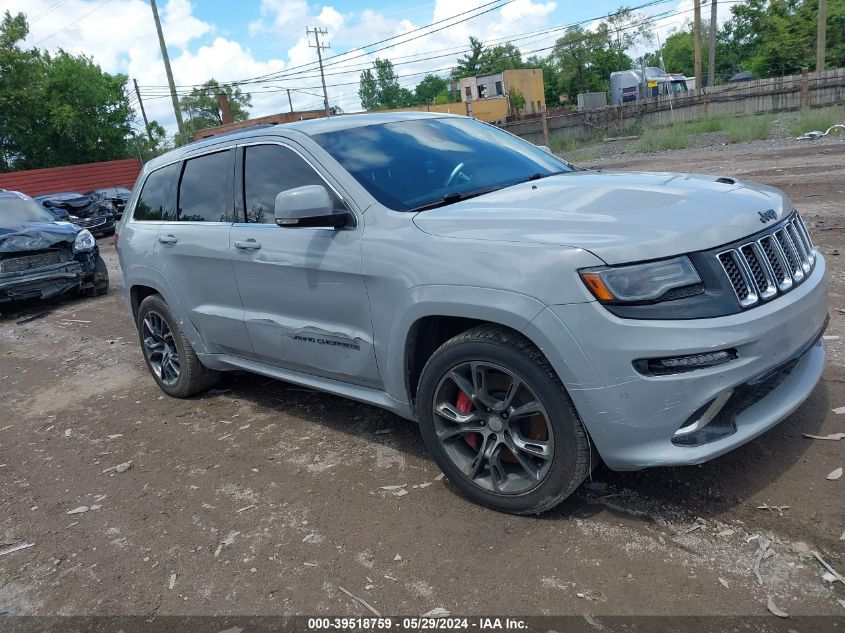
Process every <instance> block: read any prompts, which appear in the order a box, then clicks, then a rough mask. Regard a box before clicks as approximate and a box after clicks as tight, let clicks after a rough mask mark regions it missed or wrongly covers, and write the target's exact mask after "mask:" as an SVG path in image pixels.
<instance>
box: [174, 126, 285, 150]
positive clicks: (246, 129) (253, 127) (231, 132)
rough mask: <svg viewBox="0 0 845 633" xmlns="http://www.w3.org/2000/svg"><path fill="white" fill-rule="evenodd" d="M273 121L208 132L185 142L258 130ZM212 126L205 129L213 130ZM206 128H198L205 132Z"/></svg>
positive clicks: (195, 141) (197, 141)
mask: <svg viewBox="0 0 845 633" xmlns="http://www.w3.org/2000/svg"><path fill="white" fill-rule="evenodd" d="M275 125H276V124H275V123H256V124H255V125H245V126H244V127H239V128H236V129H234V130H229V131H227V132H220V133H219V134H209V135H208V136H203V137H201V138H198V139H196V140H193V141H191V142H190V143H186V145H191V144H192V143H199V142H200V141H207V140H208V139H210V138H220V137H223V136H231V135H232V134H239V133H241V132H247V131H250V130H260V129H262V128H265V127H274V126H275ZM213 129H214V128H206V130H209V131H210V130H213ZM206 130H200V132H205V131H206Z"/></svg>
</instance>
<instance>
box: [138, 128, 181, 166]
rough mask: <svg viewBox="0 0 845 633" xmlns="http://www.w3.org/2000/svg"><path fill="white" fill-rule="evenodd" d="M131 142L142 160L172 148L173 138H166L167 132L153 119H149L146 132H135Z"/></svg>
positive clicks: (159, 154)
mask: <svg viewBox="0 0 845 633" xmlns="http://www.w3.org/2000/svg"><path fill="white" fill-rule="evenodd" d="M133 143H134V145H135V147H136V148H137V151H139V152H141V157H142V158H143V160H144V162H146V161H148V160H150V159H151V158H155V157H156V156H161V155H162V154H164V153H165V152H168V151H170V150H171V149H173V140H172V139H169V138H167V132H165V130H164V128H163V127H162V126H161V124H160V123H159V122H158V121H155V120H153V121H150V124H149V126H148V128H147V132H146V133H144V132H136V133H135V135H134V138H133Z"/></svg>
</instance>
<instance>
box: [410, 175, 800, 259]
mask: <svg viewBox="0 0 845 633" xmlns="http://www.w3.org/2000/svg"><path fill="white" fill-rule="evenodd" d="M721 180H722V181H723V182H720V181H719V180H717V178H716V177H715V176H698V175H690V174H670V173H645V172H624V173H602V172H594V171H579V172H572V173H567V174H562V175H559V176H552V177H549V178H546V179H543V180H538V181H534V182H526V183H522V184H519V185H515V186H513V187H508V188H506V189H501V190H499V191H494V192H493V193H489V194H485V195H483V196H479V197H477V198H472V199H470V200H465V201H463V202H457V203H455V204H451V205H448V206H445V207H441V208H438V209H433V210H430V211H423V212H421V213H418V214H417V215H416V216H415V217H414V222H415V224H416V225H417V226H418V227H419V228H420V229H421V230H423V231H425V232H426V233H431V234H433V235H439V236H443V237H454V238H461V239H475V240H495V241H503V242H534V243H541V244H555V245H561V246H572V247H576V248H583V249H586V250H589V251H591V252H592V253H594V254H595V255H597V256H598V257H600V258H601V259H603V260H604V261H605V262H607V263H608V264H621V263H625V262H633V261H641V260H648V259H659V258H661V257H669V256H672V255H679V254H682V253H689V252H693V251H699V250H706V249H709V248H714V247H716V246H719V245H720V244H725V243H727V242H732V241H734V240H737V239H739V238H741V237H745V236H746V235H750V234H752V233H756V232H757V231H760V230H762V229H764V228H766V226H769V225H770V224H771V222H765V223H763V221H762V218H761V216H760V213H758V212H765V211H768V210H769V209H772V210H774V212H775V213H776V215H777V221H780V220H781V219H782V218H784V217H786V215H788V214H789V213H791V212H792V209H793V208H792V205H791V203H790V202H789V200H788V199H787V198H786V196H785V195H784V194H783V193H781V192H780V191H778V190H777V189H774V188H771V187H766V186H764V185H758V184H755V183H745V182H739V181H735V180H733V179H729V178H727V179H721Z"/></svg>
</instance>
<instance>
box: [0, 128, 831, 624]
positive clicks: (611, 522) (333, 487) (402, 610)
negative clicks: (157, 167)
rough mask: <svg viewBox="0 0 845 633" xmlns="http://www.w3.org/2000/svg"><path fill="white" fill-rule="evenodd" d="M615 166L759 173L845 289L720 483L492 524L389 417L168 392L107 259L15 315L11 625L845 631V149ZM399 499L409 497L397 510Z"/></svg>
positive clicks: (702, 474)
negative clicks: (189, 622)
mask: <svg viewBox="0 0 845 633" xmlns="http://www.w3.org/2000/svg"><path fill="white" fill-rule="evenodd" d="M595 166H599V167H601V168H607V169H650V170H652V169H659V170H674V171H701V172H707V173H712V174H719V175H731V176H738V177H740V178H747V179H754V180H758V181H762V182H765V183H769V184H772V185H775V186H778V187H782V188H783V189H785V190H786V191H787V192H788V193H789V194H790V195H791V196H792V199H793V200H794V201H795V203H796V204H797V205H798V208H799V209H800V210H801V212H802V213H803V215H804V218H805V219H806V220H807V221H808V223H809V224H810V225H811V226H812V227H813V228H812V230H811V233H812V234H813V237H814V239H815V240H816V243H817V245H819V247H820V249H821V251H822V252H823V253H824V254H825V257H826V258H827V261H828V265H829V271H830V280H831V282H832V294H831V322H830V328H829V330H828V332H827V334H828V337H827V338H828V340H827V341H826V343H827V345H828V346H829V350H830V364H829V367H828V369H827V371H826V373H825V376H824V381H823V382H822V383H821V384H820V385H819V387H818V388H817V389H816V391H815V393H814V394H813V396H812V397H811V398H810V399H809V400H808V401H807V402H806V403H805V404H804V405H803V406H802V407H801V408H800V410H799V411H798V412H797V413H795V414H794V415H792V416H791V417H790V418H789V419H787V420H786V421H784V422H783V423H782V424H780V425H779V426H778V427H776V428H775V429H773V430H772V431H770V432H769V433H767V434H766V435H764V436H763V437H761V438H759V439H757V440H756V441H753V442H751V443H750V444H748V445H746V446H744V447H742V448H741V449H739V450H737V451H735V452H733V453H732V454H729V455H727V456H725V457H722V458H720V459H718V460H715V461H713V462H711V463H708V464H706V465H703V466H700V467H690V468H678V469H655V470H650V471H644V472H640V473H626V474H621V473H612V472H609V471H607V470H606V469H604V468H603V467H600V468H599V469H598V470H597V471H596V472H595V473H594V483H592V484H589V485H587V486H584V487H582V488H581V489H580V490H579V491H578V493H576V495H575V496H574V497H573V498H571V499H570V500H568V501H567V502H565V503H564V504H563V505H561V506H560V507H559V508H558V509H556V510H554V511H552V512H550V513H548V514H546V515H543V516H541V517H513V516H507V515H503V514H497V513H495V512H492V511H488V510H486V509H483V508H480V507H477V506H474V505H472V504H470V503H468V502H467V501H465V500H463V499H462V498H461V497H459V496H457V494H456V493H455V492H454V490H453V487H452V486H450V485H449V482H448V481H446V480H443V479H441V478H439V477H438V475H439V471H438V469H437V468H436V467H435V466H434V464H433V463H432V462H431V461H430V460H429V458H428V457H427V455H426V452H425V449H424V447H423V444H422V441H421V439H420V437H419V435H418V433H417V431H416V429H415V427H414V425H413V424H412V423H409V422H406V421H404V420H402V419H399V418H397V417H395V416H393V415H391V414H388V413H385V412H383V411H380V410H378V409H374V408H372V407H369V406H365V405H362V404H357V403H353V402H350V401H346V400H343V399H340V398H336V397H333V396H328V395H323V394H319V393H315V392H312V391H309V390H305V389H300V388H298V387H294V386H292V385H289V384H285V383H282V382H275V381H272V380H268V379H265V378H262V377H258V376H253V375H232V376H228V377H227V378H226V379H225V380H224V382H223V383H222V384H221V385H220V388H219V389H218V390H216V391H215V392H213V393H210V394H207V395H204V396H202V397H197V398H193V399H191V400H173V399H170V398H167V397H165V396H163V395H162V394H161V392H160V391H159V390H158V388H157V387H156V386H155V384H154V383H153V381H152V379H151V378H150V377H149V375H148V374H147V371H146V368H145V367H144V364H143V361H142V358H141V352H140V350H139V347H138V342H137V340H136V335H135V332H134V330H133V328H132V325H131V324H130V322H129V319H128V318H127V313H126V308H125V305H124V302H123V298H122V295H121V293H120V290H121V289H120V282H119V279H120V274H119V270H118V267H117V263H116V259H115V254H114V249H113V247H112V246H111V245H110V244H109V243H108V242H107V241H101V248H102V249H103V252H104V254H105V256H106V258H107V260H108V262H109V265H110V269H111V275H112V281H113V284H112V288H111V291H110V292H109V294H108V296H106V297H102V298H98V299H88V300H74V301H67V302H64V303H61V304H58V305H51V306H49V309H50V310H51V313H50V314H49V315H48V316H46V317H44V318H42V319H39V320H36V321H32V322H29V323H26V324H21V325H19V324H17V320H19V319H20V318H21V316H22V315H20V314H18V315H8V314H7V315H5V316H4V317H2V319H0V398H2V403H3V404H2V410H1V411H0V490H2V495H0V549H2V548H4V547H8V545H9V544H18V543H25V544H29V543H33V544H34V545H33V546H32V547H30V548H28V549H23V550H20V551H17V552H15V553H12V554H8V555H5V556H2V557H0V612H2V611H3V610H4V609H5V610H6V611H7V612H12V613H15V612H17V613H21V614H64V615H69V614H139V615H147V616H155V615H165V614H360V615H368V614H369V612H368V611H367V610H366V608H365V607H364V606H362V604H361V603H360V602H357V601H355V600H353V599H352V598H350V597H349V596H348V595H347V594H346V593H345V592H344V591H342V590H341V587H342V588H344V589H346V590H347V591H348V592H350V593H352V594H354V595H355V596H357V597H359V598H362V599H363V600H365V601H366V602H368V603H369V604H370V605H372V606H373V607H374V608H376V609H378V610H379V611H381V612H382V613H386V614H414V615H419V614H422V613H425V612H427V611H429V610H430V609H433V608H435V607H444V608H446V609H448V610H449V611H451V612H452V613H462V614H480V613H487V614H489V613H497V614H521V615H527V614H535V615H541V614H579V615H580V614H584V613H587V614H591V615H592V616H595V617H597V618H601V616H603V615H608V614H618V615H634V614H698V615H705V614H735V615H761V616H765V617H770V618H771V619H772V620H774V619H775V616H773V615H770V614H769V612H768V611H767V607H766V604H767V598H768V597H771V598H772V600H773V601H774V603H775V604H776V605H777V606H778V607H779V608H780V609H783V610H784V611H787V612H788V613H789V614H790V615H800V614H805V615H807V614H829V615H839V616H842V615H843V614H845V602H843V601H845V587H843V585H842V584H841V583H833V584H831V583H830V582H827V581H825V580H824V579H823V577H822V574H823V572H824V570H823V569H822V567H821V565H820V564H819V563H818V562H817V561H816V560H815V559H814V558H813V557H812V555H810V554H807V553H806V550H816V551H817V552H819V553H820V555H821V556H822V557H823V558H824V559H825V560H826V561H827V562H828V563H829V564H830V565H831V566H832V567H833V568H834V569H836V570H837V571H838V572H840V573H843V574H845V540H843V539H845V534H843V530H845V507H844V506H845V504H843V500H845V478H842V479H839V480H835V481H830V480H827V479H826V476H827V475H828V473H831V471H833V470H834V469H836V468H838V467H841V466H845V441H820V440H812V439H807V438H804V437H803V433H813V434H821V435H825V434H828V433H837V432H845V415H836V414H834V413H833V412H832V409H834V408H836V407H842V406H845V331H843V330H845V252H843V254H842V255H839V251H838V250H837V249H840V250H842V251H845V248H843V247H845V241H843V231H845V208H843V204H844V203H845V141H841V140H840V141H836V140H830V141H821V142H818V143H815V144H801V143H798V142H795V141H793V142H782V143H781V142H779V143H778V145H777V147H774V146H772V144H771V143H769V142H766V141H763V142H759V143H752V144H747V145H738V146H730V147H725V148H719V149H715V150H714V149H709V150H704V151H692V150H682V151H678V152H666V153H662V154H654V155H648V156H638V157H633V158H626V159H623V160H617V159H608V160H606V161H604V162H600V163H596V164H595ZM38 309H42V308H41V307H38V306H29V307H28V308H27V310H28V312H27V313H31V312H35V311H37V310H38ZM773 344H777V343H776V341H773ZM130 461H131V468H130V469H129V470H128V471H125V472H117V471H116V470H114V469H113V467H114V466H116V465H118V464H121V463H124V462H130ZM397 485H403V486H404V488H402V490H405V491H407V494H405V495H400V494H396V493H397V491H395V490H384V489H383V487H385V486H397ZM765 505H767V506H770V507H776V506H783V507H781V508H780V509H766V508H765V507H763V508H761V506H765ZM80 506H88V507H89V508H90V509H89V510H88V511H87V512H84V513H80V514H70V513H69V511H71V510H73V509H75V508H79V507H80ZM755 535H759V537H755ZM763 540H769V541H771V544H770V545H769V547H768V552H770V553H768V554H766V557H765V558H763V560H762V561H761V562H760V565H759V573H760V580H759V581H758V579H757V578H755V575H754V572H753V567H754V562H755V556H756V555H757V552H758V551H760V552H761V553H762V551H763V550H762V548H760V543H761V542H763ZM4 544H5V545H4ZM761 581H762V582H761ZM2 617H3V616H0V618H2Z"/></svg>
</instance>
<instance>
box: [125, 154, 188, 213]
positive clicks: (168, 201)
mask: <svg viewBox="0 0 845 633" xmlns="http://www.w3.org/2000/svg"><path fill="white" fill-rule="evenodd" d="M180 167H181V163H174V164H172V165H168V166H167V167H162V168H161V169H157V170H155V171H154V172H152V173H151V174H150V175H149V176H147V180H146V182H145V183H144V188H143V189H141V195H140V196H139V198H138V204H137V205H135V214H134V215H133V219H134V220H141V221H161V220H175V219H176V182H177V181H178V180H179V169H180Z"/></svg>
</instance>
